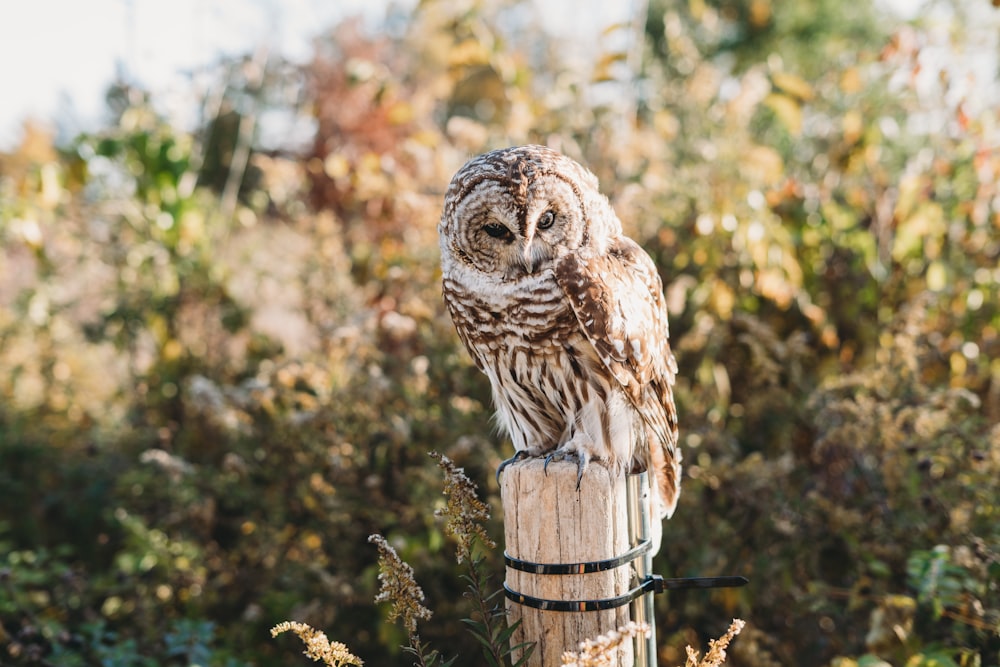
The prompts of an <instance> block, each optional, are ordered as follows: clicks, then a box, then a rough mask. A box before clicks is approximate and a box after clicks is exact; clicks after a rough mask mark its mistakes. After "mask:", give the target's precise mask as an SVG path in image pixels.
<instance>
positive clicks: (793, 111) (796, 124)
mask: <svg viewBox="0 0 1000 667" xmlns="http://www.w3.org/2000/svg"><path fill="white" fill-rule="evenodd" d="M764 104H766V105H767V106H768V108H770V109H771V111H773V112H774V115H776V116H777V117H778V119H779V120H780V121H781V122H782V124H784V126H785V128H786V129H787V130H788V131H789V132H790V133H791V134H793V135H795V136H798V135H799V134H801V133H802V108H801V107H800V106H799V103H798V102H796V101H795V100H793V99H792V98H791V97H789V96H788V95H783V94H781V93H771V94H770V95H768V96H767V97H765V98H764Z"/></svg>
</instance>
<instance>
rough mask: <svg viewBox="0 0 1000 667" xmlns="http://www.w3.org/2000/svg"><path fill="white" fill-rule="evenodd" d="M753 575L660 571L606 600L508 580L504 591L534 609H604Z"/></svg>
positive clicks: (742, 581)
mask: <svg viewBox="0 0 1000 667" xmlns="http://www.w3.org/2000/svg"><path fill="white" fill-rule="evenodd" d="M748 583H749V579H747V578H746V577H739V576H725V577H678V578H671V579H664V578H663V577H661V576H660V575H658V574H653V575H650V576H648V577H646V579H645V580H643V582H642V583H641V584H639V585H638V586H636V587H635V588H633V589H632V590H630V591H629V592H627V593H625V594H624V595H619V596H618V597H613V598H604V599H602V600H545V599H543V598H535V597H531V596H530V595H524V594H523V593H518V592H517V591H514V590H511V588H510V587H509V586H507V582H504V584H503V590H504V594H505V595H506V596H507V598H508V599H510V600H512V601H514V602H516V603H518V604H521V605H524V606H526V607H532V608H534V609H541V610H542V611H604V610H606V609H615V608H616V607H621V606H623V605H626V604H628V603H629V602H631V601H632V600H635V599H636V598H637V597H639V596H640V595H643V594H645V593H649V592H652V593H663V592H664V591H668V590H681V589H685V588H733V587H737V586H745V585H746V584H748Z"/></svg>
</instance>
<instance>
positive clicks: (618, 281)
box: [555, 237, 680, 513]
mask: <svg viewBox="0 0 1000 667" xmlns="http://www.w3.org/2000/svg"><path fill="white" fill-rule="evenodd" d="M555 276H556V282H558V283H559V286H560V287H561V288H562V290H563V291H564V292H565V294H566V297H567V299H568V300H569V302H570V303H571V304H572V307H573V312H574V313H575V314H576V317H577V320H578V321H579V323H580V328H581V329H582V330H583V332H584V334H585V335H586V336H587V339H588V340H589V341H590V343H591V344H592V345H593V346H594V349H595V350H596V351H597V354H598V356H599V357H600V358H601V361H602V362H603V363H604V365H605V366H606V367H607V369H608V370H609V371H610V372H611V374H612V375H613V376H614V378H615V379H616V380H617V381H618V384H619V385H620V386H621V388H622V389H623V390H624V392H625V394H626V395H627V396H628V397H629V400H630V401H631V402H632V404H633V405H634V406H635V407H636V410H637V411H638V412H639V414H640V415H642V419H643V421H645V422H646V425H647V426H648V427H649V430H650V431H651V432H652V434H653V436H654V437H655V439H656V440H657V441H658V444H659V445H660V447H655V446H651V447H650V452H649V455H650V460H649V462H648V463H649V465H650V467H651V468H652V469H653V471H654V472H655V473H656V476H657V479H658V481H659V482H660V487H661V494H662V500H663V503H664V505H665V507H666V510H667V512H668V513H670V512H672V510H673V506H674V505H675V503H676V499H677V492H678V485H679V482H680V466H679V464H680V453H679V452H678V451H677V412H676V410H675V408H674V398H673V384H674V378H675V377H676V375H677V362H676V361H675V360H674V356H673V353H672V352H671V350H670V342H669V330H668V326H667V308H666V303H665V301H664V298H663V285H662V282H661V281H660V276H659V274H658V273H657V272H656V266H655V265H654V264H653V260H652V259H650V257H649V255H647V254H646V252H645V251H644V250H643V249H642V248H640V247H639V245H638V244H637V243H635V242H634V241H632V240H631V239H629V238H627V237H619V238H618V239H616V240H614V241H613V242H612V245H611V247H610V248H609V250H608V252H607V253H606V254H604V255H597V256H595V255H589V256H588V255H582V254H575V255H567V256H566V257H563V258H562V259H560V260H559V261H558V263H557V265H556V268H555ZM650 444H651V445H652V444H653V443H650Z"/></svg>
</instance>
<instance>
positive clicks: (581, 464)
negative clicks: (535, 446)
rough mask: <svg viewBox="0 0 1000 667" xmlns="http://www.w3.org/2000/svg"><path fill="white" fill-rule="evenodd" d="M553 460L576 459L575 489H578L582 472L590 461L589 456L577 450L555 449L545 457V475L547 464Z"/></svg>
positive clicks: (547, 471) (547, 470)
mask: <svg viewBox="0 0 1000 667" xmlns="http://www.w3.org/2000/svg"><path fill="white" fill-rule="evenodd" d="M553 461H576V490H577V491H579V490H580V483H581V482H583V472H584V471H585V470H586V469H587V465H588V464H589V463H590V457H589V456H587V455H586V454H581V453H579V452H574V451H566V450H565V449H557V450H556V451H554V452H552V453H551V454H549V455H548V456H546V457H545V466H544V470H545V474H546V475H548V474H549V464H550V463H552V462H553Z"/></svg>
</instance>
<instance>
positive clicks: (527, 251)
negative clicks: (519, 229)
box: [521, 241, 535, 273]
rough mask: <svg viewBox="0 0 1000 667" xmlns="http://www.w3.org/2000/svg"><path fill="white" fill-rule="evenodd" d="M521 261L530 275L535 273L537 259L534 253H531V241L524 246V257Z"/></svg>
mask: <svg viewBox="0 0 1000 667" xmlns="http://www.w3.org/2000/svg"><path fill="white" fill-rule="evenodd" d="M521 259H523V260H524V270H525V271H527V272H528V273H534V272H535V257H534V253H532V252H531V241H528V243H525V244H524V255H522V257H521Z"/></svg>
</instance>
